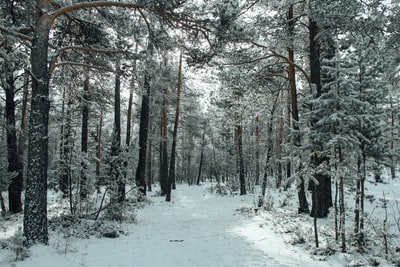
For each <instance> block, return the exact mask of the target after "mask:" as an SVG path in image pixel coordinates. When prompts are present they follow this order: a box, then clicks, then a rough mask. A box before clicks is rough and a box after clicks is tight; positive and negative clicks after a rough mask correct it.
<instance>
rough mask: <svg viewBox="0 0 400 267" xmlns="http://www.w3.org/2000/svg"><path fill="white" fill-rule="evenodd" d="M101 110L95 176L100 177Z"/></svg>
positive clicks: (101, 113)
mask: <svg viewBox="0 0 400 267" xmlns="http://www.w3.org/2000/svg"><path fill="white" fill-rule="evenodd" d="M102 135H103V111H101V112H100V118H99V126H98V129H97V151H96V157H97V160H96V177H97V179H100V175H101V147H102V145H101V142H102V138H103V136H102Z"/></svg>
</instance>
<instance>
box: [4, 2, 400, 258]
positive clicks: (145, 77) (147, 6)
mask: <svg viewBox="0 0 400 267" xmlns="http://www.w3.org/2000/svg"><path fill="white" fill-rule="evenodd" d="M0 8H1V9H0V10H1V11H0V12H1V16H0V17H1V19H0V61H1V65H0V68H1V72H0V87H1V88H2V90H1V96H2V101H1V102H0V105H1V109H2V110H4V114H3V116H1V120H0V123H1V126H2V127H1V128H0V150H1V151H2V153H0V171H1V175H0V179H1V180H0V182H1V183H0V192H2V193H1V195H0V200H1V212H2V215H3V216H12V215H13V214H18V213H21V212H23V218H24V219H23V234H24V238H25V241H24V244H25V246H27V247H30V246H31V245H33V244H35V243H44V244H48V242H49V240H48V239H49V235H48V220H49V218H48V214H47V192H48V190H60V191H61V192H62V193H63V196H64V198H65V199H66V200H68V201H69V205H70V213H71V214H72V215H74V216H77V217H88V218H91V219H93V220H97V219H98V218H99V217H102V216H105V217H107V218H109V219H112V220H117V221H121V220H123V218H124V216H123V213H124V209H125V208H126V207H127V205H128V203H130V202H132V201H135V202H143V201H145V199H146V194H147V193H148V192H150V191H154V190H155V189H154V187H156V188H157V190H159V191H160V192H159V193H160V194H161V195H162V196H165V200H166V201H171V199H173V197H174V189H175V188H176V185H177V184H182V183H188V184H190V185H196V184H197V185H198V184H200V183H201V182H203V181H215V182H216V183H217V184H224V185H226V186H228V187H229V188H230V190H232V191H235V192H238V194H240V195H245V194H246V193H254V192H255V188H257V187H259V188H260V191H259V192H260V193H259V197H258V201H257V202H258V203H257V205H256V206H257V208H262V207H263V206H265V205H266V202H267V200H266V192H267V191H268V190H269V189H270V188H276V189H279V190H282V191H284V190H287V189H288V188H290V187H292V188H293V187H295V188H297V190H296V192H297V195H296V196H295V197H296V198H297V203H298V210H297V211H298V213H299V214H302V213H304V214H309V215H310V216H311V217H312V218H314V226H315V242H316V243H315V245H316V246H317V247H318V231H317V221H318V219H319V218H325V217H327V216H328V213H329V211H330V210H332V211H333V213H334V216H335V221H336V224H335V225H336V229H335V231H336V237H335V238H336V240H338V242H339V243H340V246H341V250H342V252H345V251H346V250H347V246H349V245H351V246H356V247H358V248H359V249H360V250H363V247H364V245H365V243H366V242H365V235H364V227H365V224H366V222H365V211H364V201H365V199H366V192H365V190H364V186H365V181H366V178H367V177H368V176H369V175H372V176H373V179H375V181H376V182H377V183H379V182H381V181H382V175H383V174H382V172H383V171H384V170H389V173H390V176H391V178H392V179H397V171H398V157H397V155H398V153H399V151H398V148H399V134H400V131H399V130H400V129H399V119H400V118H399V102H398V101H400V98H399V90H398V88H399V85H400V80H399V78H400V64H399V62H400V51H399V49H400V48H399V46H398V44H399V41H400V31H399V29H400V3H399V1H397V0H392V1H379V0H341V1H322V0H308V1H292V0H285V1H275V0H274V1H261V0H254V1H242V0H211V1H202V0H198V1H185V0H171V1H155V0H138V1H130V0H126V1H90V0H89V1H79V0H74V1H72V0H59V1H50V0H36V1H22V0H5V1H2V3H1V4H0ZM95 194H98V195H100V196H101V199H102V201H101V202H94V201H93V195H95ZM347 194H352V195H354V196H355V197H354V203H346V201H345V199H346V195H347ZM3 195H4V196H3ZM132 195H134V196H135V198H134V200H132ZM5 196H7V197H5ZM6 204H7V205H6ZM349 209H353V210H352V213H353V214H352V221H348V220H346V216H345V215H346V212H348V210H349ZM346 224H349V225H352V226H353V227H352V228H353V230H352V233H351V235H350V234H349V233H347V232H346V229H347V228H346V226H347V225H346ZM350 236H351V239H352V240H349V239H350Z"/></svg>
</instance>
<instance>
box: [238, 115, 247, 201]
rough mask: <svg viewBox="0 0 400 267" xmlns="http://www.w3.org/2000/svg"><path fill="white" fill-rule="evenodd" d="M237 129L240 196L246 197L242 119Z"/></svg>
mask: <svg viewBox="0 0 400 267" xmlns="http://www.w3.org/2000/svg"><path fill="white" fill-rule="evenodd" d="M238 120H239V121H238V125H237V126H236V127H237V134H238V136H237V139H238V140H237V142H238V143H237V146H238V163H239V181H240V195H246V180H245V177H244V161H243V130H242V122H241V119H238Z"/></svg>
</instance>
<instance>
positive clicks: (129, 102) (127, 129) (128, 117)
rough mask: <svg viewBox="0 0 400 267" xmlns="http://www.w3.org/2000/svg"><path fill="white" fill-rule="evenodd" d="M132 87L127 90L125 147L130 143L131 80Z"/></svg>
mask: <svg viewBox="0 0 400 267" xmlns="http://www.w3.org/2000/svg"><path fill="white" fill-rule="evenodd" d="M131 86H132V88H131V90H130V91H129V101H128V115H127V119H126V141H125V144H126V146H127V147H129V146H130V145H131V130H132V103H133V82H132V84H131Z"/></svg>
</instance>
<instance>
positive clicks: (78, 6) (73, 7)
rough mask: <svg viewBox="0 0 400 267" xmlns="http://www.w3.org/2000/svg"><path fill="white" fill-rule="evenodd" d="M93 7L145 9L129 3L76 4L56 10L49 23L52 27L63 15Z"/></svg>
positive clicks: (143, 6)
mask: <svg viewBox="0 0 400 267" xmlns="http://www.w3.org/2000/svg"><path fill="white" fill-rule="evenodd" d="M94 7H125V8H131V9H144V8H146V6H145V5H140V4H130V3H124V2H114V1H93V2H82V3H76V4H72V5H69V6H65V7H62V8H59V9H57V10H56V12H54V13H53V14H52V15H51V16H50V20H49V22H50V24H51V25H52V24H53V23H54V21H55V20H56V19H57V18H58V17H60V16H62V15H65V14H67V13H68V12H72V11H75V10H80V9H88V8H94Z"/></svg>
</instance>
